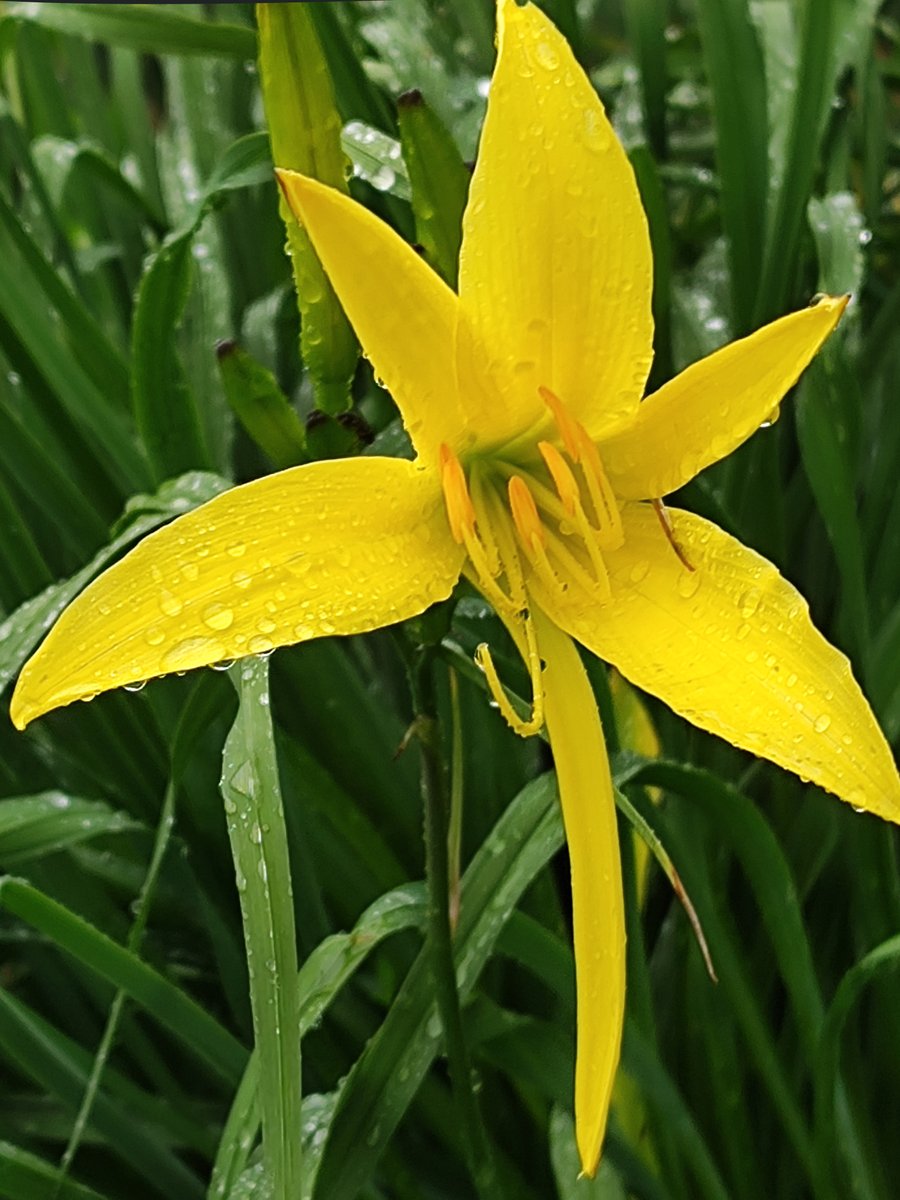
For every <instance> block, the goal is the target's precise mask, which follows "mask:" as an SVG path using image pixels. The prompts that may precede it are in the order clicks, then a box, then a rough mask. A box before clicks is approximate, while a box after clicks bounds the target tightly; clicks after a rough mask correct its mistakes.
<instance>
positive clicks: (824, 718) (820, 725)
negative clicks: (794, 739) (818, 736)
mask: <svg viewBox="0 0 900 1200" xmlns="http://www.w3.org/2000/svg"><path fill="white" fill-rule="evenodd" d="M830 724H831V717H829V715H828V713H822V715H821V716H819V717H816V719H815V722H814V724H813V729H814V730H815V731H816V733H824V732H825V730H826V729H827V728H828V726H829V725H830Z"/></svg>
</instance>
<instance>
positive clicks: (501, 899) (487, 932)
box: [314, 775, 563, 1200]
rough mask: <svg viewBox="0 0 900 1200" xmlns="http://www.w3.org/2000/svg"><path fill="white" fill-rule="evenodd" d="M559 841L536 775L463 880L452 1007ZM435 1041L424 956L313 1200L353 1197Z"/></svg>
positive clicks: (550, 803) (344, 1095)
mask: <svg viewBox="0 0 900 1200" xmlns="http://www.w3.org/2000/svg"><path fill="white" fill-rule="evenodd" d="M562 840H563V831H562V821H561V818H560V814H559V806H558V803H557V799H556V788H555V783H554V780H553V779H552V777H550V776H546V775H545V776H542V777H541V778H540V779H537V780H535V781H534V782H533V783H531V784H529V785H528V786H527V787H526V788H524V789H523V791H521V792H520V793H519V795H518V796H517V797H516V798H515V800H513V802H512V803H511V804H510V806H509V807H508V808H507V810H506V811H505V813H504V814H503V815H502V816H501V818H500V820H499V821H498V822H497V824H496V826H495V827H494V829H493V831H492V832H491V834H490V835H489V836H488V838H487V840H486V841H485V842H484V844H483V845H482V847H481V848H480V850H479V851H478V853H477V854H476V856H475V858H474V859H473V860H472V863H471V864H470V866H469V868H468V870H467V871H466V873H465V876H464V878H463V886H462V903H461V907H460V921H459V925H458V927H457V931H456V937H455V939H454V947H455V952H456V963H457V981H458V985H459V990H460V996H461V998H463V999H464V998H465V997H466V996H468V995H469V994H470V993H471V991H472V989H473V988H474V986H475V984H476V982H477V980H478V976H479V975H480V973H481V971H482V969H483V968H484V965H485V963H486V962H487V961H488V959H489V958H490V956H491V953H492V951H493V948H494V945H495V943H496V940H497V938H498V937H499V935H500V932H501V930H502V928H503V926H504V925H505V923H506V921H507V920H508V919H509V917H510V915H511V913H512V911H513V909H514V908H515V906H516V904H517V903H518V900H519V897H520V896H521V895H522V892H523V891H524V890H525V888H526V887H527V886H528V884H529V883H530V882H531V881H532V880H533V879H534V877H535V875H537V873H538V872H539V871H540V870H541V868H542V867H543V866H544V865H545V864H546V863H547V862H548V861H549V859H550V858H551V857H552V855H553V854H554V853H555V852H556V850H558V849H559V847H560V846H561V844H562ZM440 1042H441V1023H440V1019H439V1017H438V1014H437V1007H436V1003H435V999H434V984H433V981H432V976H431V962H430V951H428V950H424V951H423V952H422V953H421V954H420V955H419V957H418V958H417V959H416V962H415V963H414V965H413V967H412V969H411V971H410V973H409V974H408V975H407V977H406V979H405V980H404V982H403V984H402V985H401V988H400V991H399V993H398V995H397V996H396V998H395V1000H394V1003H393V1004H392V1006H391V1008H390V1011H389V1012H388V1014H387V1017H386V1018H385V1020H384V1022H383V1024H382V1025H381V1027H380V1028H379V1030H378V1032H377V1033H376V1034H375V1036H374V1037H373V1038H372V1039H371V1041H370V1042H369V1043H368V1045H367V1046H366V1049H365V1050H364V1051H363V1054H362V1057H361V1058H359V1059H358V1060H357V1062H356V1064H355V1065H354V1067H353V1069H352V1070H351V1072H350V1074H349V1075H348V1077H347V1080H346V1082H345V1083H344V1086H343V1088H342V1089H341V1093H340V1098H339V1100H338V1105H337V1109H336V1111H335V1115H334V1119H333V1121H332V1123H331V1126H330V1128H329V1135H328V1141H327V1143H326V1146H325V1153H324V1155H323V1158H322V1163H321V1166H320V1168H319V1174H318V1177H317V1180H316V1187H315V1192H314V1195H315V1196H316V1197H321V1198H322V1200H325V1198H326V1197H327V1200H351V1197H356V1196H357V1195H358V1193H359V1190H360V1188H362V1187H363V1186H364V1185H365V1183H366V1181H367V1180H368V1179H369V1177H370V1176H371V1173H372V1171H373V1170H374V1167H375V1164H376V1163H377V1161H378V1159H379V1158H380V1156H381V1154H382V1152H383V1150H384V1148H385V1146H386V1145H387V1142H388V1140H389V1138H390V1136H391V1134H392V1133H393V1131H394V1129H395V1128H396V1127H397V1124H398V1122H399V1121H400V1119H401V1118H402V1116H403V1114H404V1113H405V1111H406V1110H407V1108H408V1107H409V1105H410V1103H411V1102H412V1100H413V1097H414V1096H415V1094H416V1092H417V1091H418V1089H419V1086H420V1084H421V1083H422V1080H423V1079H424V1078H425V1075H426V1074H427V1072H428V1069H429V1067H430V1066H431V1064H432V1062H433V1061H434V1058H435V1056H436V1055H437V1053H438V1050H439V1047H440Z"/></svg>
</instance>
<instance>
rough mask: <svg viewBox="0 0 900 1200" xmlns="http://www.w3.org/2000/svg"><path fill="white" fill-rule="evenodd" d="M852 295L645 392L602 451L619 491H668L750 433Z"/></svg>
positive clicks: (814, 305)
mask: <svg viewBox="0 0 900 1200" xmlns="http://www.w3.org/2000/svg"><path fill="white" fill-rule="evenodd" d="M849 302H850V297H849V296H824V295H821V296H816V297H814V299H813V300H812V301H811V302H810V304H809V305H808V306H807V307H806V308H801V309H799V310H798V311H797V312H793V313H789V314H788V315H787V316H785V317H780V318H779V319H778V320H777V321H771V322H770V323H769V324H768V325H764V326H763V327H762V328H761V329H757V330H756V331H755V333H751V334H750V335H749V336H748V337H745V338H741V339H739V340H738V341H736V342H730V343H729V344H728V345H726V346H723V347H722V348H721V349H719V350H716V351H714V352H713V353H712V354H709V355H707V357H706V358H702V359H699V360H698V361H697V362H695V363H691V365H690V366H689V367H686V368H685V369H684V370H683V371H682V372H681V374H680V375H676V376H675V378H674V379H671V380H670V381H669V382H668V383H666V384H664V385H663V386H662V387H661V388H660V389H659V391H657V392H654V393H653V394H652V395H650V396H648V397H647V398H646V400H644V401H643V403H642V404H641V405H640V407H639V408H638V410H637V416H636V418H635V419H634V420H633V421H632V422H631V424H630V425H628V426H626V427H625V428H623V429H621V430H620V431H618V432H617V433H615V434H614V435H613V436H612V437H610V438H608V439H605V440H602V441H601V445H600V450H601V453H602V455H603V461H604V464H605V466H606V468H607V470H608V471H609V477H610V480H611V481H612V484H613V486H614V488H615V489H616V492H617V493H618V495H620V496H622V497H624V498H625V499H629V500H649V499H652V498H653V497H656V496H667V495H669V493H670V492H674V491H676V490H677V489H678V488H679V487H681V486H682V485H683V484H685V483H687V482H688V480H689V479H692V478H693V477H694V476H695V475H697V474H698V473H699V472H700V471H703V470H705V469H706V467H708V466H711V465H712V464H713V463H714V462H718V461H719V460H720V459H722V458H725V457H726V456H727V455H729V454H731V452H732V451H733V450H736V449H737V447H738V446H740V445H741V444H742V443H743V442H745V441H746V440H747V438H749V437H751V436H752V435H753V434H755V433H756V431H757V430H758V429H759V427H760V425H761V424H763V423H764V422H765V421H766V420H767V419H768V418H769V417H770V416H771V414H772V412H773V411H774V410H776V409H777V408H778V405H779V404H780V403H781V401H782V399H783V398H784V396H785V394H786V393H787V392H788V391H789V390H790V388H791V387H793V385H794V384H795V383H796V382H797V380H798V379H799V377H800V376H801V374H802V373H803V372H804V371H805V370H806V368H807V367H808V366H809V363H810V362H811V360H812V359H813V357H814V356H815V355H816V354H817V353H818V351H819V349H820V348H821V346H822V344H823V342H825V340H826V339H827V338H828V337H829V336H830V335H831V333H832V332H833V331H834V329H835V327H836V325H837V323H838V321H839V320H840V319H841V316H842V314H843V312H844V310H845V309H846V307H847V305H848V303H849Z"/></svg>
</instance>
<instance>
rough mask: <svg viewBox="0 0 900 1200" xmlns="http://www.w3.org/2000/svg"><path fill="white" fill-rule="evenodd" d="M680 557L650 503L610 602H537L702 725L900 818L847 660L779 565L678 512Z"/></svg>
mask: <svg viewBox="0 0 900 1200" xmlns="http://www.w3.org/2000/svg"><path fill="white" fill-rule="evenodd" d="M669 511H670V514H671V518H672V524H673V527H674V534H675V537H676V538H677V540H678V542H679V545H680V546H681V549H682V550H683V552H684V554H685V555H686V557H687V559H688V561H689V562H690V563H691V564H692V565H693V566H694V568H695V570H694V571H693V572H691V571H688V570H687V569H686V568H685V567H684V566H683V565H682V564H681V563H680V562H679V560H678V557H677V556H676V554H675V552H674V550H673V549H672V547H671V546H670V544H669V542H668V540H667V539H666V537H665V534H664V533H663V531H662V529H661V527H660V525H659V522H658V520H657V518H656V514H655V513H654V512H653V510H652V508H651V507H650V506H649V505H643V504H629V505H626V506H625V508H624V510H623V521H624V527H625V544H624V546H623V547H622V548H621V549H620V550H616V551H614V552H611V553H608V554H606V555H605V560H606V563H607V566H608V568H609V577H610V585H611V588H612V598H611V600H610V601H608V602H607V603H606V604H602V605H597V606H594V607H593V608H589V607H588V606H587V605H586V604H585V605H581V606H580V607H579V606H578V605H576V604H575V603H567V602H566V601H561V600H560V599H559V598H558V597H557V598H556V599H555V600H554V599H551V598H550V597H549V596H543V595H540V596H539V600H540V603H541V604H542V605H543V606H544V607H545V609H546V611H548V612H549V613H550V614H551V616H553V617H554V619H556V620H557V621H558V622H559V624H560V625H562V627H563V628H564V629H565V630H566V631H567V632H568V633H569V634H571V636H572V637H574V638H577V639H578V640H579V641H580V642H582V643H583V644H584V645H585V646H587V647H588V649H590V650H592V651H593V652H594V653H595V654H597V655H599V656H600V657H601V658H604V659H606V660H607V661H608V662H611V663H614V664H615V665H616V666H617V667H618V668H619V670H620V671H621V672H622V674H623V675H625V676H626V677H627V678H628V679H630V680H631V681H632V682H633V683H635V684H637V685H638V687H641V688H643V689H644V690H645V691H648V692H651V693H652V694H653V695H655V696H658V697H659V698H660V699H661V700H664V701H665V702H666V704H668V705H670V706H671V707H672V708H673V709H674V710H675V711H676V712H678V713H680V714H681V715H682V716H684V717H686V718H687V719H688V720H689V721H693V723H694V724H695V725H699V726H700V727H701V728H702V729H708V730H709V731H710V732H711V733H715V734H718V735H719V737H723V738H725V739H727V740H728V741H729V742H732V743H733V744H734V745H735V746H741V747H742V748H743V749H745V750H749V751H751V752H752V753H753V754H757V755H759V756H760V757H762V758H768V759H771V760H772V762H775V763H778V765H779V766H782V767H785V768H787V769H788V770H789V771H794V772H795V773H796V774H797V775H799V776H801V778H803V779H808V780H812V782H813V783H816V784H818V785H819V786H820V787H823V788H825V789H827V790H828V791H829V792H834V793H835V794H836V795H838V796H840V797H841V798H842V799H843V800H847V801H849V803H851V804H852V805H854V806H855V807H856V808H865V809H868V810H869V811H870V812H873V813H877V814H878V816H880V817H884V818H885V819H886V820H890V821H900V778H898V775H897V768H896V767H895V765H894V761H893V758H892V755H891V751H890V749H889V747H888V745H887V742H886V741H885V739H884V735H883V734H882V732H881V730H880V729H879V728H878V725H877V723H876V721H875V718H874V716H873V715H872V712H871V710H870V708H869V706H868V704H867V703H866V700H865V698H864V697H863V695H862V692H861V691H860V689H859V686H858V684H857V683H856V681H855V680H854V678H853V675H852V674H851V670H850V664H849V662H848V661H847V659H846V658H845V656H844V655H843V654H841V653H840V651H838V650H836V649H835V648H834V647H833V646H831V645H829V643H828V642H827V641H826V640H825V638H823V637H822V635H821V634H820V633H819V632H818V631H817V630H816V629H815V628H814V627H813V625H812V623H811V621H810V619H809V609H808V606H807V604H806V601H805V600H804V599H803V597H802V596H801V595H800V594H799V592H797V590H796V589H795V588H794V587H792V586H791V584H789V583H788V582H787V581H786V580H785V579H783V578H782V577H781V575H779V573H778V571H777V570H776V569H775V567H773V566H772V564H771V563H769V562H767V561H766V560H765V559H764V558H761V557H760V556H759V555H758V554H756V553H754V552H753V551H752V550H748V549H747V548H746V547H745V546H742V545H741V543H740V542H738V541H735V539H734V538H732V537H729V536H728V535H727V534H725V533H723V532H722V530H720V529H718V528H717V527H716V526H715V525H712V524H710V522H708V521H704V520H702V519H701V518H700V517H696V516H694V515H693V514H691V513H685V512H679V511H673V510H669Z"/></svg>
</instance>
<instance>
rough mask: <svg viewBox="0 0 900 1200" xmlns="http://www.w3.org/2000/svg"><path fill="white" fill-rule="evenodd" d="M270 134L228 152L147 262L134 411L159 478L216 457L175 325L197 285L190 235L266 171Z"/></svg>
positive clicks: (135, 336)
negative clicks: (222, 202)
mask: <svg viewBox="0 0 900 1200" xmlns="http://www.w3.org/2000/svg"><path fill="white" fill-rule="evenodd" d="M268 161H269V160H268V155H267V153H266V147H265V142H264V139H263V138H262V137H261V136H259V135H250V136H248V137H245V138H240V139H238V141H236V142H234V143H233V144H232V145H231V146H229V148H228V149H227V150H226V151H225V153H224V154H223V155H222V157H221V159H220V160H219V162H218V163H217V164H216V166H215V168H214V169H213V170H212V172H211V173H210V175H209V178H208V179H207V181H206V184H205V185H204V186H203V188H202V189H201V190H200V194H199V195H198V196H197V198H196V200H195V201H194V203H193V205H192V207H191V209H190V211H189V212H188V214H187V216H186V218H185V220H184V222H183V223H182V225H181V226H180V227H179V229H178V230H177V231H175V232H174V233H173V234H171V235H170V236H169V237H168V238H167V240H166V241H165V242H164V243H163V245H162V246H161V247H160V248H159V250H158V251H157V252H156V253H155V254H154V255H153V256H152V257H151V258H150V260H149V262H148V263H147V265H146V267H145V270H144V276H143V279H142V280H141V284H140V288H139V290H138V296H137V304H136V306H135V313H134V323H133V325H132V359H133V370H132V400H133V404H134V412H135V419H136V421H137V426H138V430H139V431H140V434H141V437H142V440H143V443H144V446H145V447H146V450H147V454H148V457H149V459H150V461H151V463H152V464H153V467H154V471H155V475H156V479H157V481H160V480H162V479H164V478H166V477H168V476H170V475H176V474H179V473H180V472H182V471H185V470H189V469H191V468H196V467H198V466H199V467H203V466H209V465H210V461H211V460H210V451H209V448H208V447H207V445H206V439H205V436H204V422H203V415H202V414H201V412H200V411H199V409H198V407H197V402H196V398H195V397H194V396H193V394H192V393H191V390H190V389H189V387H188V383H187V378H186V376H185V372H184V367H183V365H182V362H181V359H180V357H179V354H178V348H177V344H176V343H177V338H176V334H177V330H178V327H179V324H180V321H181V317H182V315H183V313H184V309H185V305H186V303H187V298H188V292H189V290H190V287H191V278H192V269H193V260H192V243H193V238H194V235H195V234H196V233H197V231H198V230H199V228H200V226H201V224H202V223H203V221H204V219H205V217H206V216H207V214H208V212H209V211H210V209H211V208H212V207H213V206H214V205H216V204H217V203H218V202H219V201H220V200H222V199H223V198H224V197H225V196H226V195H228V193H230V192H233V191H236V190H238V189H240V188H245V187H249V186H252V185H253V184H256V183H259V182H260V181H261V180H263V179H265V178H267V177H268Z"/></svg>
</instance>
